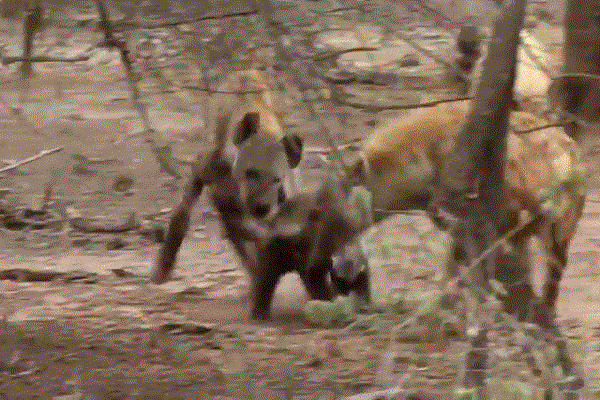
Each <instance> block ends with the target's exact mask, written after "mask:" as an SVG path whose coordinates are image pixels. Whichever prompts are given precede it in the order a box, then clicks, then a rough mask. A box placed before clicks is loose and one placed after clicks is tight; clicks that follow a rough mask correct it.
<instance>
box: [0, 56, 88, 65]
mask: <svg viewBox="0 0 600 400" xmlns="http://www.w3.org/2000/svg"><path fill="white" fill-rule="evenodd" d="M89 59H90V56H79V57H73V58H62V57H47V56H34V57H29V58H27V57H25V56H16V57H1V58H0V63H2V65H9V64H12V63H15V62H20V61H23V62H25V61H28V62H29V63H46V62H65V63H75V62H82V61H87V60H89Z"/></svg>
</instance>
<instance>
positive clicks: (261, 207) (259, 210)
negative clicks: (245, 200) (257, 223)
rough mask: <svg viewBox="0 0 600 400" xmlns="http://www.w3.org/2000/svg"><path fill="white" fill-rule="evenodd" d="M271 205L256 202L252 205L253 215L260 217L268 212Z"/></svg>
mask: <svg viewBox="0 0 600 400" xmlns="http://www.w3.org/2000/svg"><path fill="white" fill-rule="evenodd" d="M270 210H271V207H270V206H269V205H268V204H264V203H262V204H257V205H256V206H255V207H254V216H255V217H257V218H262V217H264V216H265V215H267V214H268V213H269V211H270Z"/></svg>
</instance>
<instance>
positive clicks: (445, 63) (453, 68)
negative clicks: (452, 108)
mask: <svg viewBox="0 0 600 400" xmlns="http://www.w3.org/2000/svg"><path fill="white" fill-rule="evenodd" d="M394 36H397V37H398V38H400V39H401V40H403V41H405V42H406V43H407V44H408V45H410V46H411V47H413V48H414V49H415V50H417V51H418V52H420V53H423V54H425V55H426V56H427V57H430V58H431V59H433V60H434V61H436V62H437V63H439V64H442V65H443V66H444V67H446V69H448V70H449V71H451V72H452V73H453V74H454V75H456V76H457V77H459V78H460V79H462V80H465V81H468V77H467V76H466V75H465V73H464V72H463V71H462V70H461V69H460V68H458V66H456V65H455V64H454V63H452V62H450V61H447V60H444V59H443V58H441V57H440V56H438V55H437V54H435V53H434V52H432V51H431V50H427V49H426V48H424V47H422V46H421V45H419V44H417V43H415V41H414V40H413V39H412V38H411V37H409V36H408V35H406V34H404V33H402V32H400V31H396V32H394Z"/></svg>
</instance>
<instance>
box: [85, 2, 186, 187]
mask: <svg viewBox="0 0 600 400" xmlns="http://www.w3.org/2000/svg"><path fill="white" fill-rule="evenodd" d="M96 5H97V6H98V13H99V14H100V27H101V28H102V30H103V31H104V43H103V44H104V46H106V47H108V48H115V49H117V50H118V51H119V54H120V56H121V63H122V64H123V67H124V68H125V74H126V76H127V82H128V84H129V90H130V91H131V101H132V102H133V105H134V107H135V109H136V111H137V112H138V115H139V116H140V119H141V120H142V123H143V125H144V134H145V136H146V142H147V143H148V144H150V148H151V149H152V152H153V153H154V154H155V156H156V159H157V161H158V163H159V164H160V166H161V169H162V170H163V171H165V172H167V173H168V174H169V175H171V176H173V177H174V178H175V179H181V175H180V174H179V173H178V172H177V170H176V169H175V167H174V166H173V165H172V162H171V161H172V158H171V153H170V151H165V150H164V148H161V147H159V146H158V145H157V144H156V142H155V141H154V138H153V137H152V133H153V132H155V131H154V130H153V129H152V126H151V125H150V118H149V116H148V110H147V109H146V107H145V106H144V105H143V104H142V102H141V101H140V93H139V91H138V88H137V85H136V80H135V77H134V72H133V66H132V65H131V60H130V59H129V50H128V49H127V44H126V43H125V41H124V40H123V39H119V38H116V37H115V35H114V28H113V26H112V23H111V22H110V19H109V18H108V11H107V10H106V7H105V6H104V3H103V2H102V0H96Z"/></svg>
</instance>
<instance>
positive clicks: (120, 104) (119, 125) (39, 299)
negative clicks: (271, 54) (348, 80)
mask: <svg viewBox="0 0 600 400" xmlns="http://www.w3.org/2000/svg"><path fill="white" fill-rule="evenodd" d="M315 4H318V5H316V6H315V7H317V8H318V7H323V5H322V4H321V3H320V2H317V3H315ZM455 17H456V16H455ZM2 24H3V25H2V26H1V28H2V32H1V34H2V39H3V42H4V43H5V44H6V46H5V50H6V51H7V53H4V56H6V55H7V54H8V55H11V54H12V55H15V54H19V51H20V50H19V49H20V47H19V46H20V39H19V36H18V33H19V29H20V28H19V25H18V24H15V23H11V22H8V21H3V22H2ZM365 29H366V31H365V32H366V36H365V35H363V37H366V38H367V40H370V39H369V38H370V37H375V39H373V40H376V39H377V31H376V30H373V29H372V27H367V28H365ZM541 32H542V33H541V34H544V32H545V34H546V36H544V40H546V42H548V41H550V42H552V43H553V40H555V37H554V36H555V35H556V29H547V30H546V31H543V30H542V31H541ZM334 33H335V32H334ZM342 33H343V32H342ZM337 34H338V35H340V32H337ZM369 34H372V36H369ZM330 35H331V33H330ZM158 36H159V37H160V35H158ZM97 39H98V35H96V34H93V33H92V32H91V30H89V29H79V30H75V31H74V30H73V29H72V28H69V27H67V28H61V29H57V28H49V29H48V30H47V31H46V32H45V33H44V35H43V36H42V37H41V38H39V39H38V43H37V46H38V50H39V51H40V52H44V51H46V50H47V52H48V54H52V55H60V56H64V57H74V56H77V55H79V54H86V53H85V51H87V49H88V48H89V46H90V44H92V43H95V41H96V40H97ZM351 39H352V40H355V38H354V39H353V38H352V37H349V36H348V35H345V36H344V35H342V39H340V40H338V43H342V44H344V43H346V44H344V45H347V42H348V41H351ZM317 40H321V41H328V40H329V41H331V40H332V38H331V37H327V36H326V35H322V36H321V37H319V38H317ZM344 40H345V41H346V42H344ZM436 40H437V39H436ZM440 40H441V39H440ZM163 42H164V40H163ZM163 42H161V43H163ZM150 43H152V42H151V41H150ZM552 45H554V43H553V44H552ZM168 48H169V46H166V47H164V48H163V50H164V51H167V50H168ZM165 49H166V50H165ZM387 56H388V55H386V54H385V52H382V53H381V54H379V55H378V57H382V58H381V60H382V61H381V62H382V63H385V62H388V61H389V60H388V59H386V58H385V57H387ZM186 57H187V58H186ZM357 57H359V56H357ZM177 60H178V61H177V62H175V63H172V64H169V65H168V66H166V67H164V68H162V71H164V74H165V75H166V76H167V78H170V79H171V82H175V81H177V82H179V83H180V85H181V84H182V82H183V84H195V81H194V80H193V77H194V76H197V74H198V73H199V67H198V66H197V65H196V64H194V63H192V62H189V54H187V56H186V55H185V54H184V55H183V56H181V57H179V58H177ZM376 60H378V59H376ZM359 61H360V57H359V59H358V61H357V60H356V59H355V60H353V59H352V58H351V57H350V59H349V60H345V62H346V63H350V64H352V63H353V62H354V63H355V64H356V63H359ZM342 64H343V63H342ZM343 65H346V64H343ZM17 66H18V63H16V64H11V65H8V66H5V67H3V68H2V69H0V86H1V89H0V90H1V92H0V100H1V101H2V110H1V112H0V159H1V160H3V161H4V162H5V163H6V164H7V165H9V164H10V163H12V162H14V161H16V160H22V159H25V158H28V157H31V156H34V155H35V154H37V153H39V152H40V151H43V150H48V149H53V148H57V147H60V148H62V150H61V151H59V152H57V153H53V154H51V155H47V156H45V157H42V158H40V159H38V160H36V161H33V162H31V163H29V164H25V165H23V166H20V167H18V168H16V169H14V170H11V171H9V172H6V173H5V174H4V175H3V176H2V177H1V178H0V186H1V187H2V188H5V189H6V190H0V193H2V195H3V198H2V206H3V208H4V210H5V211H10V210H14V209H16V208H19V207H21V208H30V209H36V208H38V207H39V206H40V205H41V204H44V201H43V199H44V193H48V191H47V188H49V187H50V188H51V189H52V190H51V202H50V203H49V204H50V210H52V212H54V213H56V215H57V216H61V217H64V216H65V215H69V216H71V217H72V218H74V217H80V218H90V219H92V220H93V222H94V223H95V224H98V225H101V226H109V225H113V226H114V225H115V224H123V223H124V222H127V221H128V220H129V219H130V218H132V215H133V218H134V219H135V221H142V223H143V224H145V225H144V226H148V227H149V228H148V229H147V230H143V229H142V230H139V229H138V230H134V231H130V232H126V233H118V234H113V233H85V232H82V231H81V230H78V229H72V228H69V227H68V226H66V225H63V224H62V223H60V222H59V223H57V225H54V226H52V228H51V229H35V227H30V228H27V229H23V227H22V226H15V225H14V224H13V225H11V224H9V223H6V221H7V220H6V219H3V221H4V222H3V225H2V226H1V227H0V260H1V261H2V264H1V267H0V274H2V275H0V276H2V278H4V279H3V280H0V310H1V311H2V314H3V319H2V320H0V397H1V398H3V399H11V400H12V399H33V398H38V399H63V400H67V399H98V400H104V399H187V398H207V399H208V398H256V397H258V396H269V397H268V398H286V399H290V398H292V396H293V398H294V399H296V398H306V399H308V398H311V399H312V398H319V399H321V398H323V399H333V398H338V397H340V396H344V395H349V394H353V393H359V392H362V391H366V390H372V389H376V388H387V387H392V386H395V385H397V384H399V383H401V382H404V383H405V384H406V385H405V386H408V387H411V386H412V387H414V388H416V389H415V390H416V391H417V392H418V393H420V394H421V395H422V398H427V399H443V398H448V396H449V391H450V390H451V388H452V385H453V384H454V382H455V380H456V378H457V374H458V372H459V368H460V361H459V360H460V356H461V354H463V352H464V345H463V344H461V342H452V341H441V342H440V341H432V342H427V341H399V340H396V339H397V338H398V337H397V334H396V333H394V332H395V331H394V329H393V327H394V326H395V325H397V323H398V322H399V321H400V320H402V317H401V316H398V315H396V314H390V313H388V314H384V315H383V316H381V317H379V318H377V319H376V320H375V321H374V322H373V321H371V322H370V323H366V328H364V329H361V328H360V327H354V328H353V329H321V328H318V327H315V326H312V325H310V324H309V323H308V322H307V321H306V319H305V318H304V316H303V315H302V311H301V307H299V305H302V304H303V302H304V301H305V295H304V294H303V293H302V288H301V285H300V284H299V281H298V278H297V277H296V276H293V275H290V276H287V277H285V279H284V280H283V281H282V283H281V284H280V286H279V288H278V293H277V295H276V300H275V302H276V305H275V315H274V318H273V320H272V321H271V322H269V323H265V324H260V325H259V324H250V323H248V319H247V315H248V304H247V301H246V298H245V293H246V291H247V281H246V276H245V273H244V272H243V271H242V270H240V269H239V266H238V263H237V260H236V258H235V256H234V254H233V253H232V251H231V247H230V246H229V245H228V243H227V242H226V241H224V240H223V239H222V238H221V237H220V231H219V226H218V221H217V219H216V217H215V215H214V213H213V211H212V209H211V207H210V206H209V205H208V204H207V202H206V200H205V199H204V198H203V199H201V201H200V203H199V204H198V205H197V207H196V208H195V210H194V213H193V216H192V222H191V229H190V232H189V234H188V236H187V238H186V240H185V241H184V243H183V245H182V248H181V250H180V253H179V258H178V265H177V269H176V272H175V279H174V280H173V281H171V282H169V283H167V284H165V285H161V286H156V285H152V284H149V283H148V281H147V274H148V272H149V269H150V267H151V264H152V260H153V258H154V256H155V254H156V251H157V249H158V246H159V245H158V244H157V243H156V241H155V240H154V239H153V236H152V235H151V234H142V233H143V232H146V233H147V232H152V229H150V228H152V227H153V226H162V225H164V224H165V223H166V221H167V218H168V216H169V209H170V208H171V207H173V206H174V205H175V204H176V203H177V201H178V199H179V196H180V194H181V190H182V187H183V184H184V182H183V181H178V182H175V183H174V182H173V180H172V178H171V177H169V175H168V174H166V173H165V172H164V171H161V170H160V166H159V164H158V163H157V161H156V157H155V154H154V153H153V152H152V151H151V149H150V147H149V144H148V143H147V142H145V140H144V137H142V136H141V135H139V134H136V132H140V131H141V129H142V126H141V123H140V121H139V118H138V116H137V114H136V112H135V110H134V109H133V108H132V107H131V104H130V102H129V92H128V89H127V84H126V82H125V80H124V76H123V73H122V69H121V66H120V65H119V62H118V57H117V55H116V54H114V53H111V52H108V51H104V50H99V51H93V52H92V58H91V59H90V60H88V61H86V62H80V63H76V64H59V63H47V64H38V65H36V67H35V72H36V74H35V77H34V78H33V79H32V81H31V86H30V88H29V90H28V91H27V93H26V94H25V95H24V96H23V91H22V87H21V83H20V82H19V80H18V75H17V73H16V68H17ZM427 68H430V69H429V70H428V71H429V72H430V73H431V74H433V72H435V70H436V67H435V66H433V65H427ZM214 70H215V71H217V72H218V68H217V67H215V69H214ZM152 71H154V70H153V69H152V68H148V69H146V70H143V73H142V74H141V78H142V79H141V81H140V87H141V90H142V95H143V101H144V102H145V103H146V104H147V106H148V108H149V115H150V119H151V121H152V124H153V126H154V128H155V129H156V130H157V131H158V132H159V134H158V135H157V136H156V137H155V139H156V140H157V141H158V143H159V144H161V145H163V144H170V145H171V147H172V151H173V156H174V157H175V159H178V160H181V161H182V162H181V163H179V164H178V166H177V168H178V170H180V171H181V173H182V174H183V175H184V176H187V174H188V173H189V167H188V166H187V164H186V163H185V160H189V159H192V158H193V157H194V156H195V154H196V153H197V152H198V151H199V150H201V149H202V148H203V146H204V145H203V143H204V142H203V140H202V139H205V135H204V131H203V127H204V117H205V105H206V101H208V100H209V99H207V98H206V97H205V96H204V95H203V94H202V93H200V92H198V91H193V90H183V89H181V88H176V87H173V86H171V85H169V84H166V86H165V82H168V80H167V81H165V75H156V74H153V73H152ZM211 71H212V69H211ZM432 71H433V72H432ZM215 73H216V72H215ZM194 74H196V75H194ZM431 74H430V75H428V76H431ZM433 75H434V74H433ZM190 77H192V78H190ZM421 78H422V79H424V78H423V77H421ZM185 79H188V80H189V81H190V82H191V83H186V81H185ZM165 88H166V89H168V90H166V91H165V90H164V89H165ZM417 89H418V88H417ZM417 89H414V88H412V89H411V90H404V91H402V94H403V95H402V96H399V95H398V93H399V92H397V91H393V90H390V89H387V90H388V92H385V91H383V92H378V94H376V95H373V94H372V93H371V92H369V93H367V94H365V91H367V89H366V88H365V86H364V85H363V86H360V85H356V86H354V87H352V88H350V89H347V90H348V93H350V94H351V95H352V96H350V95H348V93H346V95H348V96H349V97H347V98H350V97H352V98H354V99H358V100H357V101H358V102H359V103H361V102H362V103H369V102H370V103H373V102H376V101H380V102H381V103H382V104H384V105H385V104H390V103H394V102H396V103H398V102H400V103H402V102H406V101H409V100H410V99H411V98H412V97H411V96H413V97H414V96H415V93H422V91H421V92H419V91H418V90H417ZM419 90H420V89H419ZM315 93H318V92H317V91H315ZM407 93H408V94H409V95H410V96H409V95H407ZM438 93H441V91H440V92H438ZM365 96H366V97H365ZM419 96H424V97H426V96H432V97H435V96H434V95H432V94H431V93H425V94H420V95H419ZM417 99H418V97H417ZM281 104H282V105H283V107H284V108H283V109H284V118H285V121H286V124H287V126H288V129H289V130H290V131H294V132H298V133H301V134H302V135H303V137H305V139H306V142H307V145H308V146H322V145H324V143H323V142H322V141H321V140H320V138H319V137H318V135H317V132H318V130H317V126H316V124H315V123H314V122H313V121H309V120H308V119H307V115H308V113H307V112H306V111H305V109H303V108H302V106H298V101H297V97H295V94H294V92H293V91H284V92H283V93H282V100H281ZM15 107H16V108H18V110H20V111H19V112H14V109H15ZM336 114H340V115H342V117H343V118H342V120H343V122H342V123H340V122H339V119H337V118H330V119H329V120H328V121H329V122H330V125H331V127H332V128H333V130H334V131H340V132H342V133H341V134H339V136H338V139H339V140H340V141H347V140H351V139H354V138H363V137H364V136H365V135H366V134H367V133H368V132H369V131H370V130H371V129H372V127H373V126H375V125H377V124H378V123H379V121H380V120H382V119H385V118H388V117H389V116H390V115H393V114H394V112H392V111H382V112H372V111H368V110H359V109H351V108H348V107H345V108H341V107H340V108H339V109H335V110H334V111H333V112H331V113H330V114H329V117H332V116H334V115H336ZM194 134H199V137H200V140H199V141H196V142H190V141H189V140H188V139H189V138H190V137H191V136H193V135H194ZM352 156H353V155H352V154H349V155H348V157H350V158H351V157H352ZM321 164H322V162H321V161H319V160H317V159H313V160H311V161H309V162H306V163H305V164H304V165H303V167H302V168H303V174H304V175H305V177H306V178H307V179H309V180H310V178H311V177H312V176H314V175H315V173H316V172H315V171H317V172H318V169H319V167H320V165H321ZM184 180H185V179H184ZM115 183H118V185H116V186H115ZM599 204H600V199H599V197H598V191H597V190H596V189H592V191H591V194H590V195H589V196H588V201H587V205H586V209H585V213H584V217H583V219H582V221H581V222H580V224H579V229H578V231H577V234H576V237H575V239H574V241H573V243H572V247H571V251H570V259H569V268H568V270H567V272H566V275H565V277H564V279H563V281H562V282H561V293H560V298H559V304H558V320H559V321H560V323H561V326H562V327H563V329H564V332H566V333H567V334H568V335H569V336H570V337H571V338H573V341H574V342H575V343H580V345H581V342H582V339H583V343H584V346H587V348H586V350H585V351H582V352H581V357H582V359H585V365H586V366H587V370H586V371H587V373H588V376H587V377H588V383H589V385H590V390H588V391H586V395H589V396H593V393H596V392H595V390H598V388H600V386H598V385H597V383H598V382H597V381H598V378H599V377H600V371H599V368H600V352H599V351H600V347H599V346H598V340H597V336H598V334H599V329H600V301H599V300H600V295H599V293H600V283H598V279H597V277H598V274H599V273H600V270H599V266H598V254H600V253H599V246H600V237H598V232H599V231H600V229H599V228H600V222H599V218H598V217H599V216H600V205H599ZM59 219H60V218H59ZM428 226H429V225H428V221H427V220H426V219H425V218H423V217H421V216H410V215H409V216H406V215H405V216H395V217H392V218H390V219H389V220H387V221H386V222H385V223H384V224H383V225H382V226H381V227H380V229H379V234H377V235H374V237H373V238H372V239H371V240H368V241H367V243H368V252H369V255H370V258H371V262H372V269H373V271H374V277H375V278H374V280H375V282H376V289H377V290H379V292H378V295H380V296H381V297H383V296H384V294H385V293H384V294H382V293H383V292H382V291H385V290H390V289H391V288H406V289H409V292H410V293H409V295H408V296H409V297H411V296H412V298H416V297H418V295H419V294H422V293H426V292H427V291H429V290H430V289H431V287H432V285H431V284H430V283H427V282H426V281H424V280H423V279H414V278H415V277H417V278H418V277H419V276H423V275H427V274H428V273H429V272H431V266H430V265H429V266H428V265H423V263H422V262H421V261H422V259H421V258H420V257H421V253H419V252H420V250H421V245H420V242H419V234H420V233H423V232H426V231H427V230H428V229H429V227H428ZM419 260H421V261H419ZM537 264H540V262H539V260H537ZM540 270H541V269H540V268H538V269H536V271H538V274H541V273H540V272H539V271H540ZM11 271H12V272H11ZM27 271H37V272H40V271H41V272H44V273H45V275H44V274H42V273H40V274H38V275H37V278H38V279H37V280H45V282H31V281H32V280H36V279H33V277H34V275H35V274H30V273H27ZM538 281H539V279H538ZM513 361H514V360H513ZM509 364H510V363H509ZM511 368H512V369H511ZM520 369H522V363H519V362H517V361H514V362H512V364H510V368H509V370H511V371H513V370H514V371H520ZM505 372H506V371H505ZM503 373H504V372H503ZM515 374H516V375H517V376H518V378H517V379H522V380H525V381H526V380H527V379H526V377H525V375H523V374H521V375H519V373H517V372H515ZM492 376H493V377H496V378H498V377H501V376H504V375H502V373H496V372H494V374H492ZM594 385H596V386H594ZM535 387H536V388H538V386H535ZM594 388H596V389H594ZM536 390H537V391H535V393H534V396H540V393H541V391H540V390H541V389H540V390H538V389H536ZM588 392H589V393H588ZM536 398H538V397H536ZM540 398H541V397H540Z"/></svg>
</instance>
